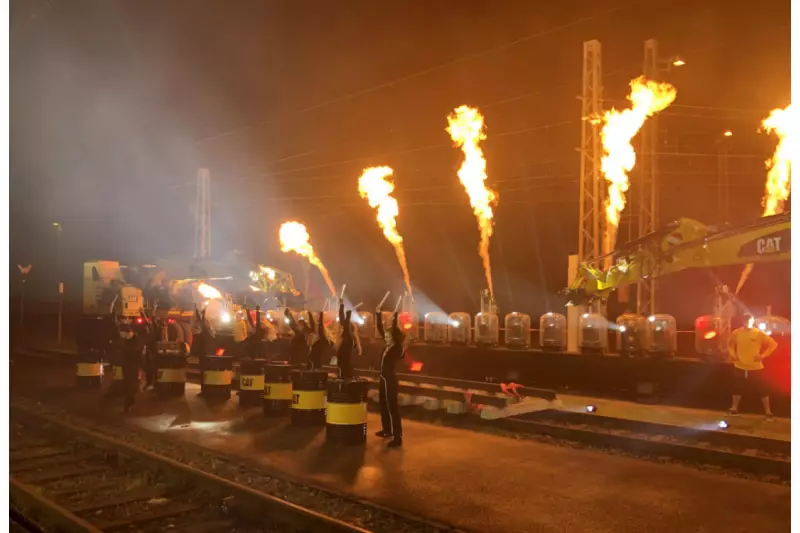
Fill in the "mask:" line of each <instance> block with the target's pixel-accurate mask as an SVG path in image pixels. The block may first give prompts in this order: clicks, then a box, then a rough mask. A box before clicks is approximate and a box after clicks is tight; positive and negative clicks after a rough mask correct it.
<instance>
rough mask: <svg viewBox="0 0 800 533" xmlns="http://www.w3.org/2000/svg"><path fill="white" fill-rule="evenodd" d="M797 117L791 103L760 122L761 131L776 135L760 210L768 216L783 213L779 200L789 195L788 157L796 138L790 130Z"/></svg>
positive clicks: (793, 151) (794, 150)
mask: <svg viewBox="0 0 800 533" xmlns="http://www.w3.org/2000/svg"><path fill="white" fill-rule="evenodd" d="M797 120H800V117H795V116H794V114H793V113H792V106H791V105H789V106H786V108H785V109H775V110H773V111H772V113H770V115H769V116H768V117H767V118H766V119H764V121H763V122H762V123H761V127H762V130H763V131H766V132H767V133H774V134H775V135H776V136H777V137H778V146H776V147H775V153H774V154H773V155H772V157H771V158H769V159H768V160H767V187H766V194H765V195H764V203H763V205H764V214H763V215H762V216H765V217H768V216H771V215H777V214H779V213H783V204H784V202H785V201H786V200H788V199H789V193H790V191H791V188H792V161H793V159H794V158H795V157H796V156H797V150H798V145H797V142H798V141H797V138H796V133H795V132H794V131H793V129H794V128H797V124H796V122H797Z"/></svg>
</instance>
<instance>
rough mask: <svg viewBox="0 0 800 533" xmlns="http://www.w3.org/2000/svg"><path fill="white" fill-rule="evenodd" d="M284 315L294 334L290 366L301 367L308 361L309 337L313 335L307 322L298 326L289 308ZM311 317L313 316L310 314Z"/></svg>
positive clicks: (290, 342) (290, 345)
mask: <svg viewBox="0 0 800 533" xmlns="http://www.w3.org/2000/svg"><path fill="white" fill-rule="evenodd" d="M283 314H284V316H285V317H286V320H288V321H289V326H290V327H291V328H292V331H293V332H294V335H293V336H292V340H291V341H289V364H291V365H292V366H300V365H302V364H303V363H305V362H306V360H308V336H309V334H310V333H311V329H310V328H309V326H308V324H306V323H305V322H303V323H302V324H298V323H297V321H296V320H295V319H294V317H293V316H292V313H291V311H289V308H288V307H287V308H286V309H285V310H284V311H283ZM309 316H311V313H310V312H309Z"/></svg>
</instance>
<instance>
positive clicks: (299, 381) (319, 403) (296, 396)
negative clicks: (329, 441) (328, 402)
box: [292, 369, 328, 426]
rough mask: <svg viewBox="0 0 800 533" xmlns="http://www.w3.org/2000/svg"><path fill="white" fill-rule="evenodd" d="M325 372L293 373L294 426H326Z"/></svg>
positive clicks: (301, 371)
mask: <svg viewBox="0 0 800 533" xmlns="http://www.w3.org/2000/svg"><path fill="white" fill-rule="evenodd" d="M327 382H328V373H327V372H326V371H325V370H300V369H298V370H293V371H292V425H293V426H322V425H324V424H325V393H326V389H325V386H326V384H327Z"/></svg>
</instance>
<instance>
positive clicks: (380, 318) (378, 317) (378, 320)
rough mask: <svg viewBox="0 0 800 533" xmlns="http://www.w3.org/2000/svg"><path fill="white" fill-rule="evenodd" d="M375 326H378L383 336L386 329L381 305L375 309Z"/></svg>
mask: <svg viewBox="0 0 800 533" xmlns="http://www.w3.org/2000/svg"><path fill="white" fill-rule="evenodd" d="M375 326H376V327H377V328H378V334H379V335H380V336H381V337H383V335H384V334H385V331H384V329H383V315H382V314H381V308H380V307H378V308H376V309H375Z"/></svg>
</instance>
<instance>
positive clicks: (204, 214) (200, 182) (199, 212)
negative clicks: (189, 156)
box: [194, 168, 211, 259]
mask: <svg viewBox="0 0 800 533" xmlns="http://www.w3.org/2000/svg"><path fill="white" fill-rule="evenodd" d="M206 257H211V173H210V172H209V171H208V169H207V168H199V169H197V193H196V197H195V204H194V258H195V259H204V258H206Z"/></svg>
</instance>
